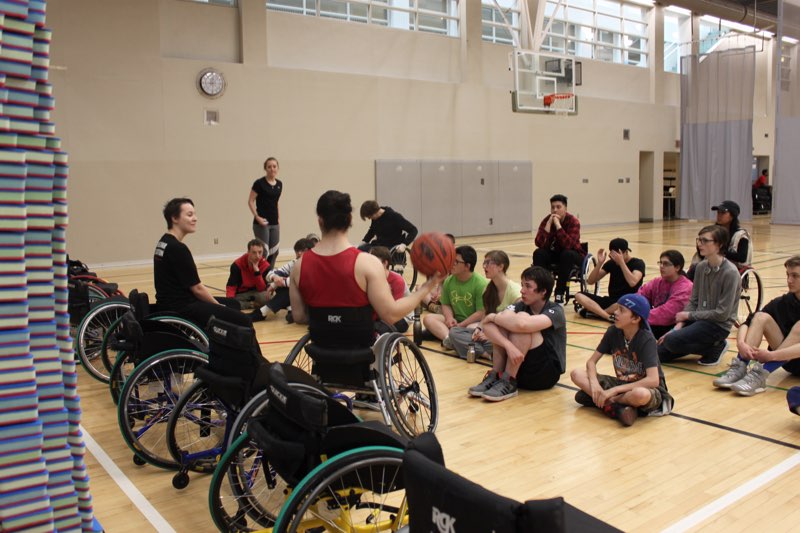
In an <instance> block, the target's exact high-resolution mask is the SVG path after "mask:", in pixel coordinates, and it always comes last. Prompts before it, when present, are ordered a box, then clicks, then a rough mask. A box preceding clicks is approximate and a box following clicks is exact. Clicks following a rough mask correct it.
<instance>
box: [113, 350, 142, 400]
mask: <svg viewBox="0 0 800 533" xmlns="http://www.w3.org/2000/svg"><path fill="white" fill-rule="evenodd" d="M134 368H136V360H135V359H134V357H133V355H131V354H129V353H126V352H120V353H119V354H117V357H116V359H114V367H113V368H112V369H111V373H110V375H109V377H108V390H109V392H110V393H111V401H113V402H114V405H119V397H120V394H121V393H122V387H123V386H125V380H126V379H128V377H129V376H130V375H131V374H132V373H133V369H134Z"/></svg>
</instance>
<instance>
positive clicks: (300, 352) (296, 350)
mask: <svg viewBox="0 0 800 533" xmlns="http://www.w3.org/2000/svg"><path fill="white" fill-rule="evenodd" d="M309 340H311V334H310V333H306V334H305V335H303V336H302V337H300V340H299V341H297V343H295V345H294V346H293V347H292V350H291V351H290V352H289V355H287V356H286V360H285V361H284V363H286V364H287V365H292V366H296V367H297V368H299V369H300V370H303V371H304V372H306V373H307V374H311V368H312V367H313V365H314V361H312V360H311V357H309V356H308V354H307V353H306V351H305V350H304V348H305V347H306V344H308V341H309Z"/></svg>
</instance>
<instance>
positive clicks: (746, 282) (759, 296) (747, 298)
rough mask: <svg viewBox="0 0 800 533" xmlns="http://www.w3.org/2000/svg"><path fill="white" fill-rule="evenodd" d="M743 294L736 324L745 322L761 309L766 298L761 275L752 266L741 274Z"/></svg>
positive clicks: (739, 324) (740, 298)
mask: <svg viewBox="0 0 800 533" xmlns="http://www.w3.org/2000/svg"><path fill="white" fill-rule="evenodd" d="M741 280H742V294H741V296H740V297H739V311H738V317H737V319H736V326H737V327H738V326H741V325H742V324H744V323H745V322H746V321H747V319H748V317H749V316H750V315H752V314H755V313H757V312H758V311H760V310H761V304H762V302H763V299H764V286H763V284H762V282H761V276H759V275H758V272H756V271H755V270H754V269H752V268H748V269H746V270H745V271H744V272H742V274H741Z"/></svg>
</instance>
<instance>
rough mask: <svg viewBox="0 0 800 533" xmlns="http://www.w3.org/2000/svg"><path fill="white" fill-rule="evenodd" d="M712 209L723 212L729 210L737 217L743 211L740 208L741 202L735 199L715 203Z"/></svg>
mask: <svg viewBox="0 0 800 533" xmlns="http://www.w3.org/2000/svg"><path fill="white" fill-rule="evenodd" d="M711 210H712V211H722V212H723V213H725V212H726V211H729V212H730V213H731V214H732V215H733V216H735V217H738V216H739V213H741V212H742V210H741V209H740V208H739V204H737V203H736V202H734V201H733V200H725V201H724V202H720V204H719V205H715V206H714V207H712V208H711Z"/></svg>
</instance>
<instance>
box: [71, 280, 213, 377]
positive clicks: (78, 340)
mask: <svg viewBox="0 0 800 533" xmlns="http://www.w3.org/2000/svg"><path fill="white" fill-rule="evenodd" d="M154 307H155V306H151V305H150V302H149V299H148V297H147V294H145V293H140V292H139V291H137V290H136V289H134V290H132V291H131V292H130V294H129V296H128V298H127V299H126V298H124V297H116V296H115V297H113V298H110V299H106V300H102V301H99V302H98V303H96V304H95V305H94V307H92V308H91V309H90V310H89V312H88V313H86V315H85V316H84V317H83V320H81V322H80V324H79V326H78V329H77V331H76V334H75V352H76V353H77V355H78V358H79V360H80V362H81V364H82V365H83V367H84V368H85V369H86V371H87V372H88V373H89V375H90V376H92V377H93V378H95V379H97V380H98V381H102V382H104V383H108V382H109V380H110V376H111V372H112V370H113V368H114V362H115V360H116V355H117V354H116V351H115V350H114V348H113V341H114V334H115V332H117V331H118V330H119V329H120V327H121V322H120V320H121V318H122V316H123V315H124V314H125V313H127V312H128V311H133V313H134V315H135V317H136V318H137V320H139V321H141V322H142V323H144V322H145V321H150V322H161V323H164V324H170V325H172V326H173V327H174V328H176V329H177V330H178V331H179V332H181V333H182V334H183V335H184V336H185V337H187V338H189V339H192V340H193V341H196V342H197V343H199V346H200V347H199V348H198V349H200V350H201V351H207V350H208V337H207V336H206V334H205V332H204V331H203V330H202V329H201V328H200V327H198V326H196V325H195V324H193V323H192V322H190V321H188V320H186V319H185V318H181V317H178V316H174V315H171V314H168V313H158V312H155V311H157V309H155V308H154Z"/></svg>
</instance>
